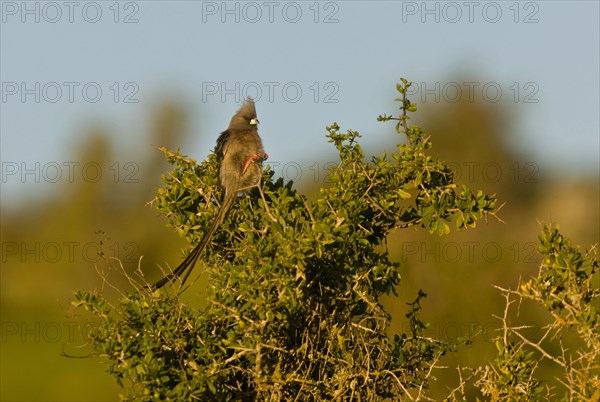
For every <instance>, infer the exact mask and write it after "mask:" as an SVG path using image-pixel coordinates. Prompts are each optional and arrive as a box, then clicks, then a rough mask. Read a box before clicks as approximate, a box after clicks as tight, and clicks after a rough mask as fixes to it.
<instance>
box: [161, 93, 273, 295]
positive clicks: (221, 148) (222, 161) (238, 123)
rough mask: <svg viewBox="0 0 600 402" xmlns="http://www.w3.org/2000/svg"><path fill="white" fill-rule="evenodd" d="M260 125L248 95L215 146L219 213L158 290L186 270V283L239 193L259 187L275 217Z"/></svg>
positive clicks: (163, 279)
mask: <svg viewBox="0 0 600 402" xmlns="http://www.w3.org/2000/svg"><path fill="white" fill-rule="evenodd" d="M258 124H259V121H258V119H257V117H256V108H255V105H254V100H253V99H252V98H247V99H246V100H245V101H244V103H243V104H242V106H241V107H240V109H239V110H238V111H237V112H236V113H235V114H234V115H233V117H232V118H231V122H230V123H229V127H228V128H227V129H226V130H225V131H223V132H222V133H221V134H220V135H219V137H218V138H217V144H216V146H215V155H216V159H217V164H218V175H219V184H220V186H221V188H222V189H223V200H222V202H221V206H220V210H219V213H218V214H217V217H216V218H215V219H214V221H213V222H212V224H211V226H210V227H209V228H208V230H207V231H206V232H205V233H204V235H203V236H202V239H201V240H200V242H199V243H198V244H197V245H196V247H194V249H193V250H192V251H191V252H190V253H189V254H188V255H187V257H186V258H185V259H184V260H183V261H182V262H181V263H180V264H179V265H178V266H177V268H175V269H174V270H173V272H172V273H171V274H169V275H167V276H165V277H164V278H162V279H161V280H159V281H158V282H156V283H155V284H154V288H155V289H159V288H161V287H163V286H164V285H165V284H167V283H169V282H171V281H173V280H174V279H175V278H178V277H181V275H182V274H184V273H185V276H184V277H183V280H182V283H181V284H182V285H183V284H184V283H185V282H186V280H187V279H188V277H189V275H190V273H191V272H192V269H193V268H194V265H195V264H196V261H197V260H198V257H199V256H200V254H201V253H202V251H203V250H204V248H205V247H206V245H207V244H208V242H209V241H210V238H211V237H212V235H213V234H214V232H215V231H216V230H217V228H218V227H219V226H220V225H221V223H222V222H223V220H224V219H225V217H226V216H227V213H228V212H229V210H230V209H231V207H232V206H233V204H234V202H235V200H236V199H237V197H238V195H240V194H244V193H245V192H246V191H248V190H249V189H251V188H253V187H256V188H258V190H259V193H260V196H261V198H262V200H263V202H264V205H265V210H266V212H267V214H268V215H269V217H270V218H271V220H275V218H274V217H273V215H272V214H271V212H270V211H269V207H268V205H267V202H266V200H265V196H264V194H263V192H262V189H261V186H260V182H261V178H262V162H263V161H264V160H266V159H267V158H268V157H269V155H267V154H266V153H265V151H264V149H263V145H262V141H261V138H260V136H259V135H258Z"/></svg>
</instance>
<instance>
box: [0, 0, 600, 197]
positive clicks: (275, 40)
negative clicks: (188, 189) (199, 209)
mask: <svg viewBox="0 0 600 402" xmlns="http://www.w3.org/2000/svg"><path fill="white" fill-rule="evenodd" d="M0 7H1V11H2V16H1V18H2V25H1V28H0V30H1V31H0V35H1V38H0V48H1V51H0V52H1V53H0V56H1V61H0V67H1V82H2V99H1V104H0V106H1V116H0V120H1V122H0V134H1V159H2V183H1V184H2V193H1V197H2V202H3V205H6V204H8V205H11V204H15V203H16V202H19V201H21V200H23V199H25V198H29V197H38V198H39V197H43V195H44V191H48V186H47V185H44V184H48V183H44V177H43V173H44V172H41V173H42V177H40V180H36V177H35V175H32V174H30V175H28V176H26V177H25V179H24V180H23V179H22V177H21V175H20V174H19V173H20V172H17V173H14V172H13V171H14V169H15V168H16V169H19V170H20V169H22V168H27V169H32V170H34V171H35V170H36V169H37V168H36V163H39V164H40V169H43V168H44V166H50V165H48V164H58V165H59V166H61V167H62V169H63V173H66V172H67V170H68V169H67V167H66V166H67V165H65V162H66V163H69V162H72V160H73V155H74V152H75V147H76V146H77V145H79V144H80V143H81V142H82V139H81V138H79V137H80V136H81V135H82V132H83V131H82V128H83V127H86V126H88V125H89V124H91V123H96V122H98V123H101V124H103V125H105V126H106V127H108V128H109V129H111V130H113V131H114V132H115V138H114V141H115V145H116V147H117V148H118V149H129V150H134V149H136V148H140V147H141V148H144V147H150V144H148V143H147V142H148V139H147V138H146V134H145V130H146V129H147V124H148V119H149V110H150V106H151V105H154V104H157V103H158V102H160V100H161V99H163V98H166V97H169V96H176V97H180V98H181V99H184V100H185V101H186V102H188V104H189V106H190V111H191V112H192V121H191V123H192V126H191V129H192V132H193V133H194V134H195V137H194V140H193V141H191V142H190V143H187V144H182V151H183V152H185V153H187V154H190V155H191V156H193V157H194V158H196V159H202V158H204V157H205V156H206V154H207V153H208V152H209V151H210V150H211V149H212V147H213V146H214V141H215V139H216V137H217V135H218V133H219V132H221V131H222V130H223V129H224V128H226V126H227V124H228V122H229V119H230V116H231V114H232V113H233V112H234V111H235V110H236V109H237V108H238V104H239V102H240V100H241V98H242V97H243V96H244V95H252V96H257V95H261V97H260V98H259V99H257V109H258V114H259V119H260V121H261V128H260V129H261V135H262V137H263V142H264V144H265V148H266V150H267V152H268V153H269V154H270V156H271V158H270V161H271V162H273V163H275V162H277V163H279V166H283V165H285V164H286V163H289V162H298V163H299V164H301V165H302V166H305V168H306V167H308V166H310V165H311V164H312V163H314V162H315V161H317V160H320V159H322V158H323V157H324V155H327V143H326V141H325V139H324V133H325V131H324V127H325V125H328V124H330V123H332V122H333V121H337V122H338V123H339V124H340V125H341V126H342V128H343V129H347V128H352V129H355V130H358V131H361V133H363V135H364V136H365V138H364V141H365V142H366V143H367V144H370V145H371V146H372V147H373V148H377V144H380V143H381V144H383V143H386V144H387V143H389V138H388V137H386V136H388V135H389V132H386V131H385V130H383V129H382V128H381V123H377V122H376V119H375V118H376V116H377V115H378V114H381V113H384V112H388V113H389V112H393V111H395V110H396V106H395V105H394V104H393V103H392V101H391V100H392V99H393V98H394V97H395V93H394V84H395V83H396V82H397V81H398V80H399V78H400V77H401V76H403V77H407V78H409V79H411V80H413V81H415V82H417V83H418V86H417V88H418V89H420V90H423V89H428V90H429V91H433V92H429V95H426V96H425V98H424V100H425V103H427V102H435V97H436V92H437V94H438V96H441V97H443V96H445V95H444V93H443V91H442V90H443V88H450V87H451V86H452V82H451V80H453V79H456V77H457V76H458V75H459V74H460V76H461V77H467V78H468V80H469V81H473V82H474V83H475V84H473V85H474V90H475V91H483V90H484V88H485V89H486V91H487V95H488V97H489V98H490V101H495V100H499V101H501V102H504V103H507V104H513V105H515V106H516V109H515V110H517V116H516V119H517V121H516V123H517V124H516V131H515V132H513V133H510V136H511V138H513V141H514V146H515V147H516V148H518V149H522V150H523V151H525V152H527V153H528V155H530V159H531V160H534V161H536V162H537V163H539V164H540V166H542V168H543V167H548V168H549V169H558V170H561V171H565V172H567V173H570V174H574V175H578V174H582V173H583V172H585V173H589V172H591V173H594V172H596V173H597V172H598V168H599V152H600V151H599V149H600V142H599V136H600V135H599V133H600V128H599V112H598V110H600V104H599V88H600V82H599V70H600V66H599V49H600V44H599V37H600V33H599V27H598V25H599V3H598V2H597V1H582V2H576V1H575V2H572V1H569V2H567V1H539V2H514V1H509V2H477V1H474V2H462V1H461V2H427V3H424V2H420V1H419V2H412V1H408V2H407V1H338V2H315V1H308V2H278V1H272V2H269V1H265V2H226V3H225V2H220V1H219V2H211V1H208V2H206V1H204V2H202V1H132V2H127V1H124V2H119V3H116V2H114V1H98V2H77V1H75V2H72V3H68V2H67V4H65V2H35V1H31V2H21V1H2V2H1V3H0ZM436 85H438V86H439V90H436V88H438V87H436ZM517 88H518V92H517ZM498 90H500V91H501V92H500V93H498V92H497V91H498ZM446 95H447V94H446ZM422 96H423V93H419V94H416V96H415V98H414V100H415V101H417V103H421V102H420V101H421V100H422V99H423V98H422ZM128 101H137V103H130V102H128ZM531 101H534V102H533V103H531ZM196 111H197V113H195V112H196ZM196 134H197V135H196ZM135 159H136V155H127V156H123V160H122V161H123V162H126V161H129V160H133V161H135ZM52 166H54V165H52ZM276 172H277V170H276ZM46 173H48V172H46ZM38 181H39V182H38Z"/></svg>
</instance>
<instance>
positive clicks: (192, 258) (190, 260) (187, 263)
mask: <svg viewBox="0 0 600 402" xmlns="http://www.w3.org/2000/svg"><path fill="white" fill-rule="evenodd" d="M235 197H236V192H230V193H227V192H226V193H225V197H224V199H223V204H222V205H221V209H220V210H219V214H218V215H217V217H216V218H215V220H214V221H213V223H212V224H211V225H210V227H209V228H208V230H207V231H206V233H204V236H202V240H200V243H198V245H197V246H196V247H194V249H193V250H192V251H191V252H190V253H189V254H188V255H187V257H185V259H184V260H183V261H182V262H181V264H179V265H178V266H177V268H175V270H174V271H173V272H172V273H171V274H169V275H167V276H165V277H164V278H162V279H161V280H159V281H158V282H156V283H155V284H154V288H155V289H159V288H161V287H163V286H164V285H166V284H167V283H169V282H171V281H173V280H174V279H175V278H178V277H181V275H182V274H183V273H184V272H185V276H184V277H183V280H182V281H181V284H182V285H183V284H184V283H185V281H187V279H188V277H189V276H190V273H191V272H192V269H193V268H194V266H195V265H196V261H198V257H200V254H202V251H203V250H204V248H205V247H206V245H207V244H208V242H209V241H210V239H211V237H212V235H213V234H214V233H215V231H216V230H217V228H218V227H219V226H220V225H221V223H222V222H223V220H224V219H225V216H227V212H229V209H231V206H232V205H233V203H234V201H235ZM186 271H187V272H186Z"/></svg>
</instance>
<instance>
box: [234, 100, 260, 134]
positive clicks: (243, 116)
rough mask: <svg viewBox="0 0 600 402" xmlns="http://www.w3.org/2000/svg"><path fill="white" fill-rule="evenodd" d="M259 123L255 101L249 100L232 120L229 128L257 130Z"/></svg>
mask: <svg viewBox="0 0 600 402" xmlns="http://www.w3.org/2000/svg"><path fill="white" fill-rule="evenodd" d="M258 123H259V122H258V119H257V118H256V108H255V107H254V100H253V99H252V98H247V99H246V100H245V101H244V103H243V104H242V107H240V110H238V111H237V113H236V114H235V115H233V117H232V118H231V122H230V123H229V128H230V129H234V130H256V129H257V126H258Z"/></svg>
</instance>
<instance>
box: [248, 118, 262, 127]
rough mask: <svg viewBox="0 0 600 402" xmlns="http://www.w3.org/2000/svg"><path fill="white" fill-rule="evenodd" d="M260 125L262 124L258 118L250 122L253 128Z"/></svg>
mask: <svg viewBox="0 0 600 402" xmlns="http://www.w3.org/2000/svg"><path fill="white" fill-rule="evenodd" d="M258 123H260V122H259V121H258V119H256V118H254V119H252V120H250V125H251V126H258Z"/></svg>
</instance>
